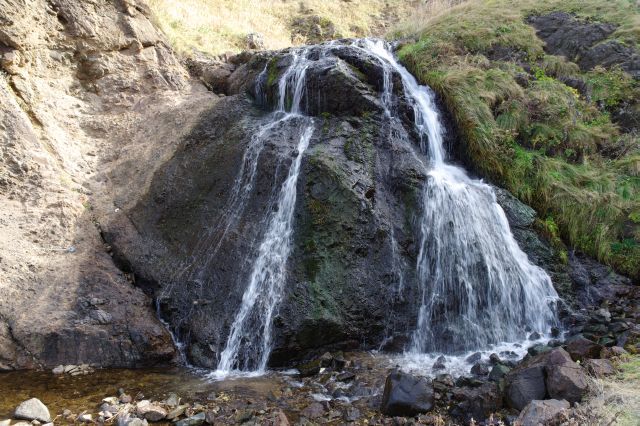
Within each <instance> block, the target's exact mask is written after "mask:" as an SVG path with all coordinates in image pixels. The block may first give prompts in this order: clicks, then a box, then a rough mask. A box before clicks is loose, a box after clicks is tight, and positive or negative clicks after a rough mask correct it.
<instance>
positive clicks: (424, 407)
mask: <svg viewBox="0 0 640 426" xmlns="http://www.w3.org/2000/svg"><path fill="white" fill-rule="evenodd" d="M433 403H434V399H433V388H432V387H431V385H430V384H429V383H428V382H427V380H426V379H425V378H424V377H414V376H411V375H409V374H405V373H401V372H393V373H391V374H389V376H388V377H387V381H386V383H385V386H384V394H383V396H382V405H381V406H380V411H381V412H382V413H383V414H385V415H387V416H410V417H412V416H415V415H417V414H420V413H426V412H428V411H429V410H431V409H432V408H433Z"/></svg>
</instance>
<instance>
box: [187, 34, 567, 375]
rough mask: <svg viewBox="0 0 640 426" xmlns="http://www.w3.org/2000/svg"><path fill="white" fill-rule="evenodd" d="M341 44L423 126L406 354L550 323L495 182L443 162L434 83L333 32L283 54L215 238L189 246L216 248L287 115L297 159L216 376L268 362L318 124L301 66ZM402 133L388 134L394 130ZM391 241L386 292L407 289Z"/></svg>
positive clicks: (387, 103) (511, 336) (387, 107)
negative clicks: (371, 68) (413, 306)
mask: <svg viewBox="0 0 640 426" xmlns="http://www.w3.org/2000/svg"><path fill="white" fill-rule="evenodd" d="M340 49H362V51H364V52H365V53H366V55H367V56H369V57H371V58H372V59H374V60H375V59H376V58H377V60H378V61H379V62H380V65H381V67H382V71H383V73H382V82H381V84H380V86H379V87H381V101H382V105H383V106H384V113H385V117H386V118H385V119H386V120H388V122H391V123H392V124H393V125H392V126H389V129H390V131H391V132H394V129H398V126H403V125H404V123H403V121H402V119H401V117H400V115H401V114H399V113H398V112H397V111H396V109H398V108H396V107H397V106H398V105H399V103H400V102H408V103H409V104H410V106H411V107H412V108H413V113H414V117H413V123H412V124H413V126H414V129H413V130H414V131H415V132H414V133H415V134H417V135H418V136H419V143H418V145H419V150H418V149H414V146H413V143H412V142H411V139H410V138H409V137H407V138H406V142H407V143H408V144H411V145H410V147H411V151H410V152H412V153H413V154H412V155H413V156H414V157H415V160H417V161H416V163H417V164H419V165H420V167H422V168H423V170H422V171H423V172H424V175H425V176H426V177H427V180H426V183H425V184H424V188H423V194H422V201H423V205H422V211H421V215H420V217H419V230H420V231H419V232H420V235H419V254H418V258H417V262H416V264H415V270H416V276H417V280H418V286H419V289H420V292H421V300H420V306H419V310H418V318H417V322H416V326H415V329H414V332H413V335H412V338H411V344H410V347H409V348H408V350H409V353H411V354H426V353H453V352H463V351H468V350H471V349H481V348H486V347H487V346H488V345H492V344H498V343H500V342H514V341H517V340H521V339H522V337H523V335H524V332H525V330H529V329H530V330H537V331H546V330H547V329H548V328H549V327H550V326H551V325H552V324H553V323H554V320H555V313H554V309H553V306H552V305H553V302H554V301H555V300H556V299H557V294H556V292H555V290H554V289H553V286H552V284H551V280H550V279H549V277H548V276H547V274H546V273H545V272H544V271H543V270H542V269H540V268H538V267H536V266H534V265H532V264H531V263H530V262H529V260H528V259H527V256H526V255H525V254H524V253H523V252H522V251H521V250H520V248H519V247H518V245H517V243H516V242H515V240H514V238H513V236H512V234H511V232H510V229H509V224H508V222H507V219H506V217H505V214H504V212H503V211H502V209H501V208H500V206H499V205H498V204H497V202H496V197H495V194H494V191H493V189H492V188H491V186H489V185H487V184H485V183H483V182H482V181H480V180H475V179H472V178H470V177H469V176H468V175H467V174H466V173H465V171H464V170H463V169H462V168H460V167H457V166H455V165H452V164H449V163H447V162H446V150H445V147H444V143H443V140H444V138H443V134H444V129H443V126H442V123H441V120H440V117H439V114H438V110H437V107H436V105H435V101H434V94H433V92H432V91H431V90H430V89H429V88H428V87H425V86H420V85H419V84H418V83H417V81H416V80H415V78H414V77H413V76H412V75H411V74H410V73H409V72H408V71H407V70H406V69H405V68H404V67H402V66H401V65H400V64H399V63H398V62H397V61H396V59H395V58H394V56H393V54H392V52H391V50H390V49H389V47H388V46H387V45H386V44H385V43H383V42H381V41H374V40H359V41H355V42H354V43H353V44H352V45H346V44H343V43H337V42H332V43H327V44H324V45H320V46H316V47H309V48H301V49H294V50H291V51H290V52H289V56H290V58H289V60H290V62H289V65H288V67H287V68H286V69H285V70H284V72H283V73H282V74H281V77H280V78H279V80H278V81H277V90H276V91H275V92H276V96H277V99H276V102H275V105H276V111H274V112H273V113H272V114H271V115H270V119H269V121H268V122H267V123H266V124H265V125H263V126H262V127H260V128H259V129H258V131H257V132H256V133H255V134H254V136H253V137H252V139H251V142H250V145H249V147H248V148H247V151H246V152H245V155H244V158H243V163H242V166H241V169H240V173H239V175H238V178H237V179H236V181H235V184H234V187H233V191H232V194H231V197H230V201H229V203H228V206H229V208H228V213H227V214H224V215H223V218H222V220H221V221H220V224H219V225H217V227H216V228H215V232H214V233H213V234H215V235H216V236H217V238H215V241H213V242H212V241H205V242H204V243H203V244H202V247H203V253H199V254H198V256H196V257H198V258H200V259H201V260H200V261H201V262H202V261H204V262H211V261H212V259H213V258H214V257H215V255H216V253H217V251H218V250H219V248H220V246H221V241H222V239H224V237H225V235H226V233H227V231H228V230H229V229H230V228H231V227H233V226H234V223H235V222H234V221H236V220H237V218H238V217H239V216H240V214H242V211H243V209H244V206H245V204H246V203H247V201H248V199H249V198H250V194H251V192H252V190H253V187H254V182H255V179H256V168H257V163H258V160H259V157H260V153H261V150H262V147H263V146H264V143H265V141H266V140H268V139H269V138H270V137H272V130H273V129H275V128H277V127H278V126H280V125H281V124H285V123H286V125H287V135H288V136H292V135H293V136H294V137H295V138H297V141H298V143H297V146H296V147H295V148H294V147H292V148H291V149H292V152H291V155H290V156H291V157H293V159H292V161H291V165H290V166H289V170H288V174H287V176H286V179H285V180H284V182H283V183H282V186H281V187H280V190H279V192H276V193H275V194H274V197H275V198H274V200H273V203H274V206H275V208H274V209H273V210H272V211H271V213H269V214H268V216H267V217H266V218H265V220H264V224H265V225H264V228H263V232H262V233H261V236H260V239H259V244H257V245H256V247H257V251H256V257H255V258H254V260H253V262H252V266H251V273H250V274H249V277H248V280H247V285H246V288H245V291H244V294H243V297H242V301H241V304H240V307H239V308H238V310H237V311H236V314H235V316H234V318H233V322H232V324H231V326H230V330H229V334H228V337H227V340H226V343H225V345H224V349H223V350H222V351H221V352H220V359H219V362H218V366H217V371H216V372H215V373H213V375H214V376H215V377H217V378H220V377H226V376H228V375H229V374H230V373H232V372H245V373H246V372H252V373H254V374H255V373H257V374H260V373H262V372H264V371H265V369H266V365H267V361H268V359H269V355H270V352H271V346H272V343H273V342H272V340H273V332H272V323H273V320H274V317H275V315H276V312H277V309H278V307H279V304H280V303H281V301H282V297H283V292H284V284H285V282H286V280H287V261H288V257H289V255H290V251H291V245H292V241H291V240H292V234H293V217H294V210H295V205H296V187H297V182H298V176H299V174H300V169H301V164H302V158H303V155H304V153H305V150H306V149H307V147H308V145H309V142H310V139H311V137H312V135H313V129H314V121H313V119H312V118H311V117H308V116H306V115H304V114H303V109H302V103H303V100H304V101H306V102H308V99H305V95H306V94H305V89H306V87H307V81H306V80H307V69H308V68H309V67H310V66H312V63H313V61H323V60H325V59H326V58H328V57H329V56H336V57H338V56H339V55H338V52H339V51H340ZM267 71H268V70H267V67H266V66H265V69H264V71H263V72H262V73H261V74H260V76H259V77H258V80H259V81H258V85H257V88H256V92H257V95H258V97H259V98H262V97H264V93H263V91H262V89H263V84H264V83H265V81H266V80H267ZM398 76H399V77H400V78H399V79H398V78H397V77H398ZM394 82H401V84H402V87H401V88H396V89H400V90H401V91H403V92H404V96H401V97H400V96H398V95H397V94H396V93H397V92H398V90H394V87H393V84H394ZM271 87H273V86H271ZM310 87H312V85H310ZM308 95H317V94H316V93H310V94H308ZM400 98H402V99H400ZM401 133H402V132H401ZM389 136H390V137H391V136H392V134H390V135H389ZM397 136H398V134H396V133H393V137H397ZM213 234H212V235H213ZM391 240H392V241H391V244H392V253H391V254H392V256H393V262H392V264H393V271H391V272H392V275H393V276H394V277H396V279H397V283H396V285H395V288H394V290H393V292H394V294H395V297H397V298H398V299H399V300H403V298H404V296H403V292H404V291H405V287H406V286H407V285H408V284H407V282H405V274H404V271H405V270H406V268H407V267H408V265H407V263H406V261H405V260H404V259H403V258H402V255H401V254H400V249H399V246H398V242H397V241H396V239H395V236H394V235H393V230H392V233H391ZM207 247H208V249H207ZM201 270H206V268H202V269H201Z"/></svg>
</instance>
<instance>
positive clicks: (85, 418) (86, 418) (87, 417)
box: [78, 413, 93, 423]
mask: <svg viewBox="0 0 640 426" xmlns="http://www.w3.org/2000/svg"><path fill="white" fill-rule="evenodd" d="M78 421H79V422H81V423H91V422H93V416H92V415H91V414H88V413H86V414H80V415H79V416H78Z"/></svg>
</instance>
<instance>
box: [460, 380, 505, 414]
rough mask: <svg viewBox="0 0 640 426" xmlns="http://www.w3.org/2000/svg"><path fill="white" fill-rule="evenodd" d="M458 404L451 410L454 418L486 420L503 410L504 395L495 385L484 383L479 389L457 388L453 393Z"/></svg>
mask: <svg viewBox="0 0 640 426" xmlns="http://www.w3.org/2000/svg"><path fill="white" fill-rule="evenodd" d="M453 399H454V400H455V401H457V404H456V405H455V406H454V407H453V409H452V410H451V414H452V415H453V416H454V417H457V418H462V419H464V420H465V421H470V420H471V419H472V418H473V419H485V418H487V417H489V415H490V414H491V413H495V412H496V411H498V410H500V409H501V408H502V395H501V394H500V391H499V389H498V386H497V385H496V384H495V383H484V384H483V385H482V386H480V387H477V388H469V387H463V388H457V389H454V391H453Z"/></svg>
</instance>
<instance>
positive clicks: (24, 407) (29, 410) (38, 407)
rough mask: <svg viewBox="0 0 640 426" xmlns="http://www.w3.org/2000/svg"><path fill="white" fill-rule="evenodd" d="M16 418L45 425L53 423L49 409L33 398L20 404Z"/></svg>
mask: <svg viewBox="0 0 640 426" xmlns="http://www.w3.org/2000/svg"><path fill="white" fill-rule="evenodd" d="M14 416H15V418H16V419H23V420H39V421H42V422H45V423H48V422H50V421H51V414H49V409H48V408H47V406H46V405H44V404H43V403H42V401H40V400H39V399H38V398H31V399H29V400H27V401H24V402H22V403H20V405H18V408H16V411H15V414H14Z"/></svg>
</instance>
